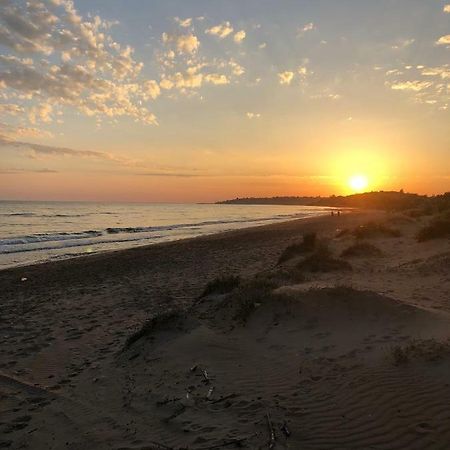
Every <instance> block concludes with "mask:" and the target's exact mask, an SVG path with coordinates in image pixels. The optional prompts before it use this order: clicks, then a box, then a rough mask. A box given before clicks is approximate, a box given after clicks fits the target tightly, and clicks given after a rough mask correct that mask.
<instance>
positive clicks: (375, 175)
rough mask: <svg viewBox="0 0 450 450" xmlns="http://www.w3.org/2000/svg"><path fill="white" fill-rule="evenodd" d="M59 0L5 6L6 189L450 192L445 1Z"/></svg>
mask: <svg viewBox="0 0 450 450" xmlns="http://www.w3.org/2000/svg"><path fill="white" fill-rule="evenodd" d="M57 3H58V2H50V1H49V2H47V1H46V2H44V3H42V4H39V5H35V6H34V7H32V6H30V5H27V3H26V2H21V1H18V2H7V3H6V6H5V7H4V8H2V11H1V12H0V24H1V26H2V27H3V29H4V30H5V32H4V33H5V36H4V39H3V40H1V41H0V151H1V154H2V157H1V160H0V199H29V200H37V199H40V200H45V199H48V200H111V201H171V202H176V201H180V202H183V201H194V202H195V201H215V200H222V199H226V198H234V197H237V196H241V197H242V196H273V195H330V194H348V193H351V192H352V189H351V187H350V186H349V179H350V178H351V177H352V176H354V175H361V176H362V177H365V178H366V179H367V182H368V185H367V190H377V189H383V190H391V189H392V190H399V189H404V190H405V191H409V192H419V193H426V194H436V193H442V192H445V191H449V190H450V170H449V167H450V127H449V123H450V110H449V103H450V66H449V64H448V61H449V56H450V34H449V33H450V13H448V11H449V10H450V7H449V8H446V7H445V4H441V3H442V2H423V1H421V0H399V1H398V2H395V4H393V3H392V2H390V1H388V0H380V1H379V2H376V3H375V2H371V3H372V4H371V3H368V2H360V1H357V0H350V1H349V2H346V3H345V5H343V4H338V3H339V2H335V1H331V0H330V1H328V2H327V1H325V2H320V4H318V3H316V2H309V1H306V0H300V1H296V2H293V1H287V2H286V5H285V8H282V9H281V10H280V8H277V9H276V10H274V9H273V5H272V2H271V1H269V0H263V1H256V0H249V2H248V4H246V7H245V8H242V10H240V9H239V8H236V7H231V6H230V5H229V3H228V2H225V1H218V2H213V3H214V4H212V3H211V2H208V1H206V0H205V1H203V0H199V1H197V2H190V1H181V0H179V1H174V2H170V4H168V3H167V2H148V3H146V2H144V3H143V5H141V7H142V8H143V10H139V11H138V10H133V9H132V8H129V7H126V6H125V5H124V3H122V2H119V1H116V0H111V1H108V2H102V1H100V0H96V1H95V2H92V1H81V0H80V1H75V3H71V2H69V1H66V0H61V2H59V4H57ZM13 19H14V20H13ZM15 19H17V20H15ZM19 22H20V24H21V25H20V26H19ZM373 23H377V24H378V25H377V29H376V30H375V29H373V26H372V25H373Z"/></svg>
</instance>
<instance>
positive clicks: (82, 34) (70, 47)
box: [0, 0, 156, 124]
mask: <svg viewBox="0 0 450 450" xmlns="http://www.w3.org/2000/svg"><path fill="white" fill-rule="evenodd" d="M115 24H116V22H111V21H106V20H103V19H101V18H100V17H98V16H88V17H82V16H80V15H79V14H78V12H77V11H76V9H75V8H74V5H73V2H72V1H70V0H52V1H51V2H46V3H43V2H13V1H11V0H2V7H1V8H0V44H1V45H3V46H4V47H6V48H7V49H9V51H12V52H15V53H16V54H17V55H21V54H24V55H26V58H21V57H19V56H14V55H11V54H3V55H0V85H1V86H2V88H3V92H4V94H3V98H5V99H8V98H11V99H12V98H21V100H22V105H21V107H22V108H24V109H25V110H27V111H26V112H27V116H28V117H29V120H30V122H31V123H35V122H36V123H37V122H39V121H40V122H48V121H49V120H51V117H52V114H53V113H58V111H59V110H60V109H61V108H63V107H72V108H75V109H77V110H78V111H79V112H81V113H83V114H86V115H88V116H95V117H96V118H97V119H99V120H101V119H102V118H109V119H112V118H115V117H121V116H128V117H131V118H133V119H135V120H139V121H142V122H145V123H148V124H155V123H156V118H155V116H154V114H153V113H151V112H150V111H149V110H148V106H146V105H143V102H146V101H147V100H149V99H152V98H154V91H153V94H152V95H149V93H148V86H147V85H146V81H147V80H145V79H144V78H143V77H142V76H141V71H142V68H143V63H142V62H138V61H136V60H135V59H134V57H133V53H134V50H133V49H132V48H131V47H129V46H122V45H121V44H119V43H117V42H115V41H114V40H113V38H112V37H111V36H110V34H109V30H110V28H111V27H112V26H113V25H115ZM48 55H51V63H50V62H49V61H48V60H47V59H46V56H48ZM43 105H45V106H43Z"/></svg>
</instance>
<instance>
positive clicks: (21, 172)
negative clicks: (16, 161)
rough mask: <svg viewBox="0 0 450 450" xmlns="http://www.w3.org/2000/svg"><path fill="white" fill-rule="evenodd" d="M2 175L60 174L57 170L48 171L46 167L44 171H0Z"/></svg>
mask: <svg viewBox="0 0 450 450" xmlns="http://www.w3.org/2000/svg"><path fill="white" fill-rule="evenodd" d="M0 173H1V174H2V175H20V174H25V173H58V171H57V170H53V169H47V168H46V167H44V168H42V169H16V168H10V169H0Z"/></svg>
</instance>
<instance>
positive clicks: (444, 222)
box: [417, 217, 450, 242]
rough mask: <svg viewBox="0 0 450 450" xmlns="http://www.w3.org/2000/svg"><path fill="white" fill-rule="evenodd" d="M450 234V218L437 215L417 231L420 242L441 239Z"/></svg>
mask: <svg viewBox="0 0 450 450" xmlns="http://www.w3.org/2000/svg"><path fill="white" fill-rule="evenodd" d="M449 236H450V218H446V217H436V218H435V219H433V220H432V221H431V222H430V223H429V224H428V225H427V226H425V227H423V228H421V229H420V230H419V232H418V233H417V240H418V241H419V242H424V241H429V240H431V239H440V238H445V237H449Z"/></svg>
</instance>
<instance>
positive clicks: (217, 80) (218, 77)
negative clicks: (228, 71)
mask: <svg viewBox="0 0 450 450" xmlns="http://www.w3.org/2000/svg"><path fill="white" fill-rule="evenodd" d="M205 81H206V82H208V83H211V84H216V85H219V84H228V83H229V82H230V80H229V79H228V78H227V77H226V76H225V75H223V74H218V73H208V74H206V75H205Z"/></svg>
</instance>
